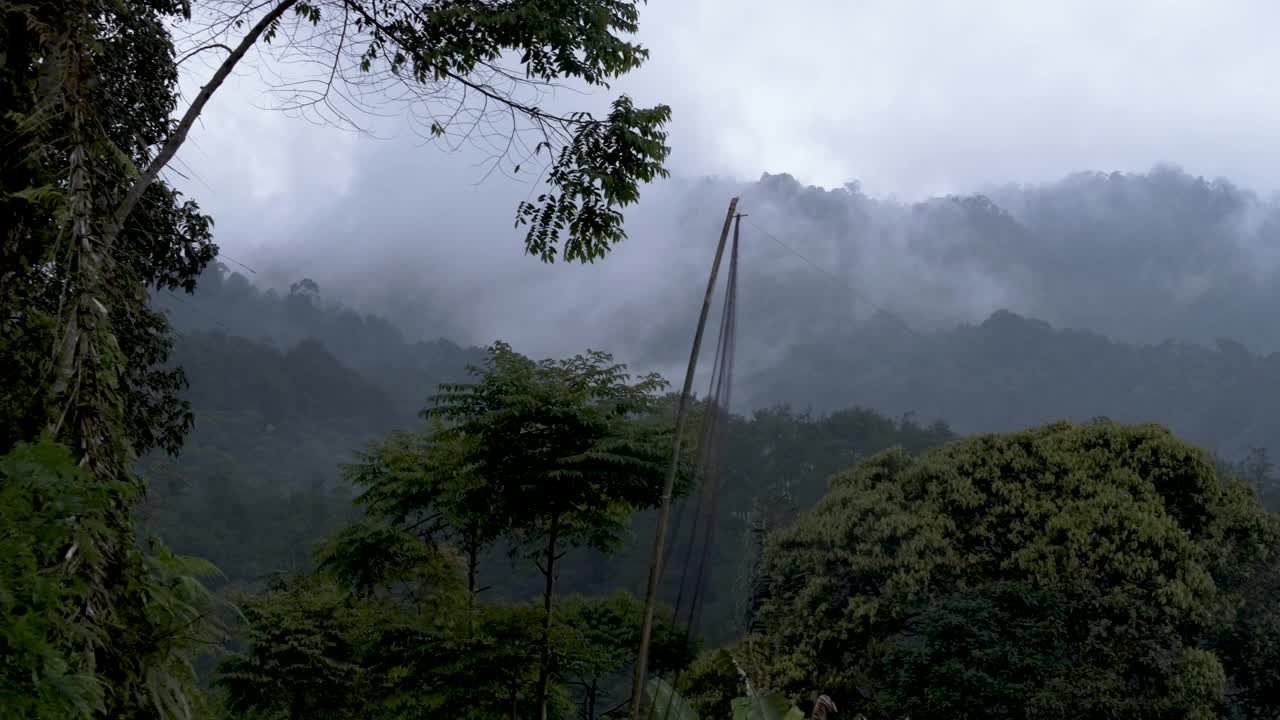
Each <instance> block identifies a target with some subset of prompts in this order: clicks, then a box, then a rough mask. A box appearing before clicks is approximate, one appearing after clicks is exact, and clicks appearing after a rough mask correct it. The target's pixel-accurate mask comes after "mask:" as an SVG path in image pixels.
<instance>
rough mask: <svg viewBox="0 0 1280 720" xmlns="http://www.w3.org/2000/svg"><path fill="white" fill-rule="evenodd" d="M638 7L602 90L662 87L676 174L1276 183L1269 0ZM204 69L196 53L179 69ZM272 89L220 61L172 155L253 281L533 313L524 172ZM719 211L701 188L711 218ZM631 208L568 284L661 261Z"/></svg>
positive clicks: (1278, 100) (901, 184) (500, 325)
mask: <svg viewBox="0 0 1280 720" xmlns="http://www.w3.org/2000/svg"><path fill="white" fill-rule="evenodd" d="M641 25H642V31H641V34H640V39H641V41H642V42H643V43H644V44H645V45H647V46H648V47H649V48H650V49H651V52H652V58H651V60H650V62H649V63H648V64H647V65H646V66H645V67H644V68H643V69H642V70H641V71H639V72H636V73H634V74H633V75H632V76H629V77H628V78H626V79H625V81H623V82H621V83H619V84H618V85H617V86H616V87H615V88H614V90H615V91H617V92H626V93H629V94H631V95H633V96H634V97H635V98H636V100H637V102H638V103H641V104H652V103H656V102H666V103H668V104H670V105H671V106H672V107H673V110H674V115H675V119H674V122H673V125H672V127H671V141H672V145H673V147H674V154H673V158H672V162H671V167H672V169H673V170H674V171H675V173H676V174H677V175H679V176H682V177H689V178H692V177H698V176H702V175H719V176H727V177H732V178H741V179H754V178H756V177H758V176H759V175H760V174H761V173H762V172H766V171H767V172H787V173H790V174H792V175H794V176H796V177H797V178H798V179H800V180H801V181H802V182H806V183H813V184H819V185H825V186H836V185H839V184H841V183H843V182H845V181H848V180H853V179H857V180H859V181H861V182H862V183H863V186H864V188H866V189H867V190H868V191H869V192H870V193H871V194H873V195H879V196H886V195H897V196H899V197H901V198H904V199H913V198H919V197H922V196H926V195H930V194H935V193H940V192H948V191H963V190H971V189H976V188H980V187H982V186H984V185H986V184H989V183H1003V182H1009V181H1016V182H1037V181H1048V180H1053V179H1057V178H1059V177H1061V176H1063V175H1065V174H1067V173H1069V172H1072V171H1076V170H1082V169H1097V170H1132V171H1143V170H1147V169H1149V168H1150V167H1152V166H1153V165H1155V164H1156V163H1160V162H1174V163H1177V164H1178V165H1181V166H1182V167H1184V168H1185V169H1187V170H1188V171H1189V172H1192V173H1195V174H1203V175H1206V176H1210V177H1217V176H1226V177H1229V178H1231V179H1232V180H1234V181H1235V182H1237V183H1239V184H1241V185H1244V186H1247V187H1250V188H1252V189H1255V190H1257V191H1260V192H1262V193H1264V194H1265V193H1270V192H1273V191H1274V190H1275V189H1277V187H1280V182H1278V177H1277V172H1278V170H1277V169H1278V168H1280V86H1278V84H1277V82H1276V81H1275V78H1276V77H1277V73H1280V45H1277V44H1276V43H1275V42H1274V29H1275V28H1276V27H1280V4H1277V3H1274V2H1270V1H1268V0H1229V1H1224V2H1214V1H1212V0H1199V1H1194V2H1193V1H1191V0H1128V1H1126V2H1122V3H1117V2H1114V0H1039V1H1037V2H1027V1H1026V0H992V1H990V2H985V3H976V4H975V3H973V2H971V1H967V0H966V1H963V2H962V1H958V0H957V1H953V0H931V1H926V0H795V1H794V2H790V3H779V2H776V0H737V1H735V2H732V3H729V2H724V1H723V0H679V1H670V0H668V1H666V2H663V1H661V0H653V1H652V2H650V3H649V4H648V5H647V6H644V8H643V9H642V16H641ZM206 67H207V66H202V65H200V64H199V63H190V64H188V66H187V69H188V71H189V74H190V76H191V77H190V78H189V79H188V82H189V84H190V83H192V82H193V81H195V80H196V79H197V78H198V77H199V76H200V75H201V74H202V73H203V72H206V70H205V68H206ZM264 88H265V85H264V82H263V80H262V78H261V73H259V72H255V71H253V70H251V69H246V71H245V72H242V73H239V74H238V76H237V77H235V78H233V79H232V80H231V81H230V82H228V84H227V86H226V87H224V88H223V89H222V90H221V91H220V92H219V94H218V96H217V97H216V98H215V100H214V101H213V103H212V104H211V105H210V107H209V108H208V109H207V110H206V112H205V115H204V118H203V121H202V123H201V125H200V126H199V127H198V128H197V130H196V131H195V132H194V133H193V135H192V139H191V141H190V142H189V143H188V145H187V146H186V147H185V148H184V150H183V151H182V153H181V155H180V157H179V162H178V163H177V164H176V165H175V168H176V169H177V170H180V171H182V172H183V173H184V175H185V176H186V178H187V179H185V180H182V179H179V180H178V182H179V184H181V185H182V186H184V187H185V188H186V189H187V190H189V192H190V193H191V194H192V195H194V196H196V197H197V198H198V199H199V200H200V202H201V204H202V205H203V206H204V207H205V208H207V209H208V210H209V211H210V212H211V213H212V214H213V215H214V217H215V219H216V221H217V229H218V241H219V242H220V244H221V245H222V247H223V248H224V250H225V251H226V253H227V255H228V256H230V257H233V258H237V259H240V258H243V259H244V261H245V262H246V263H254V264H259V265H261V269H260V274H261V275H262V276H263V277H262V278H260V279H265V278H266V277H268V276H270V275H271V273H280V274H281V277H280V278H277V279H276V280H272V281H285V282H287V281H288V280H289V279H294V278H286V277H284V276H286V275H291V274H301V273H308V272H309V273H312V274H316V275H325V274H326V273H328V274H329V275H331V276H335V277H337V276H338V275H340V274H341V273H342V272H347V273H348V275H351V276H361V274H362V273H363V274H364V275H366V276H367V275H369V274H371V273H372V274H375V275H376V276H377V277H378V278H379V280H378V282H376V283H372V284H371V285H369V286H368V287H370V289H371V292H377V291H381V292H383V294H394V293H395V292H396V291H397V289H398V288H402V287H406V286H408V285H413V286H414V287H416V288H417V289H418V290H421V291H423V292H428V294H430V293H431V292H434V293H436V294H437V295H438V296H439V297H441V298H448V297H451V295H450V293H451V292H454V291H457V290H459V289H461V288H465V287H474V286H475V285H476V283H480V282H488V283H491V284H492V285H491V286H492V287H499V286H501V287H503V288H506V290H504V292H502V293H495V294H493V295H492V297H490V298H489V299H487V300H486V299H484V298H481V299H480V300H478V301H476V303H478V304H479V305H480V306H482V307H481V309H479V310H476V309H473V310H471V312H472V313H474V314H475V318H472V317H468V318H466V320H465V321H466V322H468V323H472V324H474V323H475V322H477V320H476V318H479V317H483V318H487V319H488V320H487V323H488V324H487V326H486V328H485V330H481V331H479V332H480V334H481V335H486V334H493V335H498V334H505V335H507V336H509V335H511V334H513V333H514V334H518V333H519V332H521V331H522V329H524V328H528V327H529V316H528V315H527V313H528V312H530V310H529V309H528V308H529V307H530V299H531V298H534V297H535V296H538V297H545V296H546V294H547V293H549V292H551V291H552V290H562V289H563V283H564V282H565V280H566V278H569V277H571V276H570V275H569V274H567V273H568V272H569V271H568V270H566V269H564V268H556V269H544V268H542V267H541V266H539V265H537V263H536V262H534V261H532V260H531V259H529V258H524V257H521V256H520V252H519V249H520V247H519V242H520V236H519V234H518V232H517V231H515V230H513V229H512V224H511V220H512V216H513V211H514V207H515V203H516V202H518V201H519V200H520V199H521V198H523V197H526V196H527V194H528V193H529V192H530V187H529V186H528V185H527V184H521V183H518V182H512V181H508V180H506V179H504V178H502V177H501V176H492V177H490V178H489V179H487V180H485V181H484V182H480V181H481V180H482V178H483V177H484V169H483V168H482V167H480V166H479V165H478V164H477V163H478V161H479V159H480V158H478V157H477V156H476V155H475V153H468V152H461V153H454V154H448V153H443V152H440V151H438V150H435V149H432V148H430V147H422V146H421V141H420V139H419V138H418V137H417V136H415V135H413V134H412V133H410V132H407V131H406V130H405V126H404V123H403V122H402V120H400V119H391V120H382V121H378V128H379V131H380V132H382V134H384V135H391V136H392V137H391V139H384V140H369V139H367V138H362V137H360V136H358V135H355V134H352V133H348V132H343V131H341V130H336V129H333V128H329V127H317V126H313V125H310V124H308V123H306V122H303V121H299V120H297V119H293V118H290V117H286V116H284V115H282V114H280V113H278V112H273V111H271V110H268V109H264V108H267V107H269V106H270V105H271V103H272V102H273V100H272V98H271V97H269V96H266V95H264ZM609 97H610V95H609V94H608V93H604V94H597V95H596V96H594V97H588V98H578V97H575V96H573V95H571V94H562V95H561V96H560V97H559V98H558V100H559V101H564V102H570V101H572V102H574V103H577V104H579V105H585V106H587V107H601V106H602V105H603V103H605V102H607V100H608V99H609ZM660 192H661V190H659V191H655V193H660ZM655 193H650V194H649V197H653V196H654V195H655ZM647 204H648V205H652V203H651V202H649V203H647ZM722 212H723V211H722V210H721V209H720V208H718V207H709V208H708V209H707V215H708V221H709V222H708V226H709V227H714V226H715V225H717V224H718V222H719V219H720V218H719V214H720V213H722ZM643 215H644V213H643V208H642V212H640V213H638V219H637V220H636V224H635V225H634V226H633V227H632V230H631V234H632V241H630V242H629V243H628V244H627V246H626V248H625V250H626V251H625V252H620V253H619V259H617V260H616V261H615V260H611V261H610V263H606V264H605V268H604V269H601V270H592V271H591V272H592V273H594V276H593V278H591V279H583V274H582V272H580V271H579V272H578V273H577V274H576V275H572V277H573V278H575V280H574V281H575V282H580V283H586V284H587V285H589V286H590V287H588V288H586V289H587V290H588V291H589V290H591V289H593V288H594V289H596V290H603V288H605V287H606V286H608V285H610V284H611V283H616V282H617V281H618V280H619V279H621V278H628V277H630V278H634V277H637V276H638V274H643V273H646V272H654V271H655V268H656V267H657V265H656V263H658V262H659V260H660V258H655V257H654V255H653V254H652V253H650V254H648V255H646V254H645V252H644V250H643V246H644V243H645V242H647V241H646V240H645V237H644V236H645V234H646V233H650V234H652V235H655V236H657V235H662V234H663V233H664V232H665V230H664V227H663V225H662V223H661V222H660V221H659V220H657V219H654V218H649V219H646V218H644V217H643ZM657 242H658V241H657V240H654V241H652V242H651V243H650V246H653V244H655V243H657ZM373 256H377V257H379V258H381V259H382V261H381V262H380V263H378V262H374V261H373V260H370V259H369V258H370V257H373ZM497 257H501V258H502V259H501V260H494V258H497ZM481 268H483V269H481ZM592 283H594V284H592ZM522 293H523V294H522ZM538 293H542V295H538Z"/></svg>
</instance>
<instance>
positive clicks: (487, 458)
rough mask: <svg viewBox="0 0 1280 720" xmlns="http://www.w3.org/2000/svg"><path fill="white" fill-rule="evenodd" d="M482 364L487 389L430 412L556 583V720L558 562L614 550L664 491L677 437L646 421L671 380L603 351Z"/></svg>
mask: <svg viewBox="0 0 1280 720" xmlns="http://www.w3.org/2000/svg"><path fill="white" fill-rule="evenodd" d="M490 352H491V357H490V359H489V361H488V362H487V363H486V364H485V365H484V366H483V367H481V368H474V369H473V372H474V373H475V375H476V376H477V379H476V382H474V383H470V384H459V385H450V386H444V387H443V388H442V392H441V394H440V395H438V396H437V397H436V399H435V405H434V407H432V408H430V409H429V410H428V411H427V413H426V414H427V416H428V417H432V418H439V419H441V420H443V421H444V422H445V423H447V426H446V429H445V430H444V431H443V432H442V433H441V436H442V437H443V438H449V439H454V440H456V441H459V442H465V443H466V447H467V448H468V453H467V459H466V465H467V466H468V468H470V472H471V473H472V476H473V477H474V478H476V479H477V481H478V482H479V483H481V484H482V485H483V486H484V487H485V488H486V489H487V491H488V497H490V498H491V503H492V505H491V507H492V511H493V512H494V513H495V514H497V515H498V516H499V517H501V518H503V521H504V524H505V525H506V526H507V527H509V528H510V531H511V532H512V533H513V535H514V536H515V537H516V539H517V541H518V543H519V545H520V546H521V547H523V548H525V550H526V551H527V553H528V557H529V558H530V559H531V560H532V561H533V562H534V563H535V564H536V566H537V568H538V570H539V572H541V573H542V575H543V578H544V581H545V582H544V587H543V648H542V657H541V660H540V663H539V677H538V705H539V708H540V713H541V716H542V717H543V718H544V720H545V718H546V712H547V689H548V687H549V683H550V679H551V677H552V673H553V672H554V669H553V667H552V658H551V633H552V624H553V622H554V610H555V604H554V600H555V595H556V578H557V565H556V563H557V562H558V561H559V560H560V559H561V558H562V557H563V556H564V553H565V552H567V551H568V549H570V548H572V547H576V546H589V547H593V548H596V549H599V550H606V551H607V550H612V549H614V548H616V547H617V545H618V543H619V542H620V540H621V539H622V532H623V530H624V529H625V527H626V520H627V517H628V516H629V515H630V513H631V512H633V511H634V510H637V509H640V508H646V507H652V506H654V505H655V504H656V503H657V502H658V499H659V495H660V493H661V485H662V476H663V472H664V470H665V466H664V460H665V458H666V455H667V450H669V443H670V436H669V429H668V428H665V427H664V426H662V425H660V424H655V423H653V422H652V421H650V420H649V419H648V418H647V417H646V416H647V415H648V414H649V413H651V412H652V410H653V409H654V407H655V405H654V404H655V402H656V400H657V393H658V392H659V391H661V390H662V389H663V388H664V387H665V385H666V383H665V381H664V380H662V379H661V378H660V377H659V376H657V375H648V376H645V377H643V378H640V379H639V380H637V381H634V382H633V381H632V380H631V378H630V377H629V376H628V374H627V372H626V366H624V365H621V364H617V363H614V362H613V358H612V356H610V355H608V354H607V353H603V352H588V353H586V354H583V355H577V356H575V357H573V358H570V359H568V360H560V361H556V360H543V361H534V360H531V359H529V358H527V357H525V356H523V355H520V354H519V353H516V352H515V351H513V350H512V349H511V347H510V346H508V345H506V344H504V343H496V344H495V345H493V346H492V347H491V348H490Z"/></svg>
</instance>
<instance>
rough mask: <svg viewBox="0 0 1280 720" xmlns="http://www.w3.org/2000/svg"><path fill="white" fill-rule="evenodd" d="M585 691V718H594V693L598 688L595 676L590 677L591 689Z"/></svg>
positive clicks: (593, 719) (592, 719)
mask: <svg viewBox="0 0 1280 720" xmlns="http://www.w3.org/2000/svg"><path fill="white" fill-rule="evenodd" d="M587 692H588V694H587V720H596V693H597V692H599V689H598V687H597V682H596V679H595V678H591V689H590V690H589V691H587Z"/></svg>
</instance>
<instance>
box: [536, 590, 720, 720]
mask: <svg viewBox="0 0 1280 720" xmlns="http://www.w3.org/2000/svg"><path fill="white" fill-rule="evenodd" d="M643 612H644V604H643V603H642V602H640V600H639V599H638V598H636V597H635V596H634V595H632V594H630V593H627V592H623V591H617V592H614V593H612V594H610V595H604V596H585V595H573V596H570V597H567V598H565V599H564V600H563V602H562V603H561V632H560V633H559V636H560V637H559V638H557V644H564V645H566V650H564V651H561V652H564V654H565V656H566V657H565V661H564V663H563V664H564V665H566V669H565V674H566V675H568V676H569V678H570V680H569V684H570V686H571V687H572V688H574V689H575V690H576V692H575V693H574V694H575V695H576V696H577V697H578V698H579V701H578V705H579V711H578V712H579V717H581V718H583V720H596V718H603V717H609V716H610V715H611V714H612V713H614V712H616V711H617V710H619V709H621V708H622V707H624V706H625V704H626V702H627V701H628V698H627V687H626V682H627V680H629V673H630V669H631V667H632V666H633V665H634V664H635V660H636V652H637V648H639V646H640V619H641V616H642V614H643ZM675 620H676V618H675V617H674V613H672V612H671V610H670V608H665V609H664V611H663V612H661V613H659V614H658V616H657V618H656V622H655V626H654V630H653V638H654V643H653V649H652V657H651V659H650V661H649V667H650V669H651V671H652V672H654V673H658V674H665V673H669V672H677V671H681V670H684V669H685V668H686V667H688V666H689V664H690V663H691V662H693V660H694V658H695V657H696V656H697V652H698V645H699V643H698V641H697V639H696V638H691V637H689V635H688V633H687V632H686V631H685V630H684V629H682V628H681V627H679V626H678V625H677V623H676V622H675ZM618 697H621V702H618V701H617V700H616V698H618Z"/></svg>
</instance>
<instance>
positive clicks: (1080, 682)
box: [762, 421, 1278, 720]
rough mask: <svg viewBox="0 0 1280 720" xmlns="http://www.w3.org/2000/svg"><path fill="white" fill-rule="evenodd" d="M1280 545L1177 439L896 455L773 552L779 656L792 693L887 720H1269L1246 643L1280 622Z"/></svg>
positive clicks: (853, 474) (859, 473)
mask: <svg viewBox="0 0 1280 720" xmlns="http://www.w3.org/2000/svg"><path fill="white" fill-rule="evenodd" d="M1277 537H1278V536H1277V524H1276V521H1275V517H1274V516H1272V515H1270V514H1268V513H1266V512H1264V511H1263V510H1262V509H1261V508H1260V507H1259V506H1258V505H1257V503H1256V501H1255V499H1254V498H1253V496H1252V494H1251V492H1250V490H1249V489H1248V488H1247V487H1246V486H1244V485H1243V484H1242V483H1240V482H1239V481H1236V480H1234V479H1223V478H1219V477H1218V474H1217V473H1216V472H1215V467H1214V464H1213V463H1212V461H1211V459H1210V457H1209V456H1208V455H1207V453H1205V452H1204V451H1202V450H1200V449H1198V448H1196V447H1193V446H1191V445H1189V444H1187V443H1184V442H1182V441H1180V440H1178V439H1177V438H1175V437H1174V436H1173V435H1172V434H1171V433H1170V432H1169V431H1168V430H1166V429H1165V428H1163V427H1160V426H1156V425H1120V424H1116V423H1112V422H1109V421H1097V422H1092V423H1088V424H1084V425H1078V424H1071V423H1057V424H1052V425H1046V426H1043V427H1038V428H1034V429H1031V430H1026V431H1023V432H1016V433H1007V434H993V435H982V436H977V437H971V438H968V439H965V440H961V441H957V442H954V443H951V444H949V445H947V446H944V447H942V448H939V449H937V450H934V451H932V452H929V453H926V454H924V455H922V456H920V457H918V458H911V457H909V456H907V455H906V454H905V453H903V452H900V451H893V450H891V451H887V452H884V453H881V454H879V455H877V456H875V457H873V458H871V459H869V460H868V461H866V462H864V463H862V464H860V465H858V466H857V467H855V468H853V469H852V470H850V471H848V472H846V473H844V474H841V475H838V476H836V477H835V478H834V479H833V480H832V483H831V488H830V491H829V493H828V494H827V496H826V497H825V498H824V499H823V500H822V501H821V502H820V503H819V504H818V505H817V507H815V508H814V509H813V510H812V511H811V512H809V513H807V514H805V515H803V516H801V518H800V519H799V520H798V521H797V522H796V523H794V524H793V525H792V526H791V527H789V528H787V529H785V530H781V531H779V532H777V533H775V534H774V535H773V536H772V537H771V538H770V540H769V542H768V545H767V550H766V561H765V573H766V574H767V578H768V586H769V597H768V599H767V600H766V602H765V603H764V607H763V610H762V612H763V616H762V617H763V620H764V623H765V626H766V627H767V630H766V631H765V637H764V638H762V639H763V640H764V641H765V644H766V645H767V646H768V648H769V650H768V657H769V660H770V663H771V665H772V666H773V667H772V668H771V672H772V673H773V674H774V676H775V677H776V678H777V679H778V682H779V684H780V686H781V687H782V688H784V689H785V690H787V691H789V692H791V693H794V694H797V695H799V694H811V693H812V692H814V691H821V692H827V693H830V694H831V695H832V697H833V698H836V699H837V700H838V701H839V702H840V703H841V705H842V709H844V707H843V706H845V705H846V704H847V705H848V707H849V708H850V710H851V711H852V712H854V713H855V714H856V713H858V712H861V713H863V714H865V715H866V717H868V718H898V717H911V718H914V719H915V720H923V719H926V718H957V717H1037V718H1068V717H1070V718H1079V717H1121V716H1124V717H1129V718H1164V717H1181V718H1189V717H1202V718H1211V717H1222V716H1231V715H1233V714H1240V715H1241V716H1255V715H1252V714H1250V712H1251V711H1250V710H1247V709H1245V708H1243V707H1238V706H1239V705H1240V704H1241V703H1247V702H1250V701H1249V700H1248V699H1247V697H1246V696H1248V695H1250V693H1249V692H1247V691H1248V690H1249V688H1250V687H1251V686H1252V687H1255V688H1257V687H1258V686H1259V684H1266V683H1271V682H1274V679H1270V680H1269V679H1267V678H1266V677H1263V676H1260V675H1258V674H1257V673H1255V672H1253V670H1251V669H1250V668H1254V667H1256V666H1257V662H1258V658H1257V657H1256V656H1254V657H1252V658H1250V659H1247V660H1246V659H1240V656H1241V653H1240V652H1239V650H1240V648H1239V647H1237V646H1236V645H1238V642H1237V640H1238V638H1239V636H1240V635H1241V634H1242V625H1241V623H1244V622H1249V623H1253V627H1254V628H1257V627H1261V626H1262V625H1261V624H1259V623H1260V620H1259V618H1262V617H1271V618H1275V617H1276V615H1275V613H1274V610H1273V609H1272V606H1273V605H1274V603H1275V601H1274V600H1272V599H1271V598H1270V597H1267V596H1265V595H1260V594H1258V593H1257V592H1255V591H1253V590H1251V588H1254V587H1258V586H1259V583H1258V582H1257V579H1258V578H1259V577H1263V576H1266V577H1272V576H1274V575H1275V571H1274V567H1275V566H1276V562H1275V559H1274V555H1275V552H1274V550H1273V548H1274V547H1275V546H1276V544H1275V540H1276V538H1277ZM1246 616H1248V617H1249V618H1252V619H1250V620H1246V619H1245V618H1246ZM1249 634H1250V636H1251V637H1259V635H1258V634H1257V633H1253V632H1250V633H1249ZM1271 635H1274V633H1271ZM1256 645H1257V643H1255V646H1256ZM1255 649H1256V648H1255ZM1273 657H1274V656H1273ZM1246 666H1247V667H1246ZM1271 674H1272V675H1274V672H1272V673H1271ZM1229 688H1230V691H1229ZM1238 690H1243V691H1244V692H1237V691H1238ZM1252 694H1254V695H1257V694H1258V693H1252ZM1262 694H1266V693H1262ZM1233 705H1235V706H1236V707H1233Z"/></svg>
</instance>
